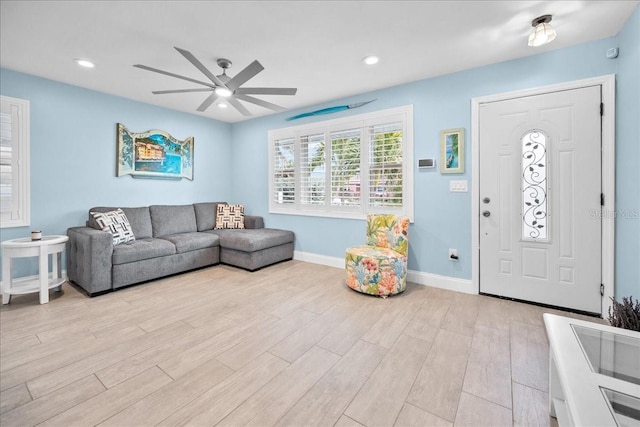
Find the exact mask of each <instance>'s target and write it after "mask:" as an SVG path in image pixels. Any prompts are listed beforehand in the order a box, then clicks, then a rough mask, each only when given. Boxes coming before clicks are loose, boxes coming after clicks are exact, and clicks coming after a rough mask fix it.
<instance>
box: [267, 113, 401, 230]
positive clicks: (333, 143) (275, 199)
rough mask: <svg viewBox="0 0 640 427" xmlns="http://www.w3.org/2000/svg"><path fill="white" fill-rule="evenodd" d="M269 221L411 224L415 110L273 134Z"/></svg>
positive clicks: (362, 117)
mask: <svg viewBox="0 0 640 427" xmlns="http://www.w3.org/2000/svg"><path fill="white" fill-rule="evenodd" d="M269 150H270V164H269V189H270V190H269V191H270V204H269V210H270V212H272V213H284V214H295V215H315V216H327V217H340V218H364V217H365V216H366V214H368V213H393V214H397V215H406V216H408V217H410V218H413V161H412V159H413V108H412V106H406V107H400V108H394V109H390V110H383V111H378V112H374V113H367V114H361V115H357V116H351V117H345V118H341V119H335V120H327V121H322V122H316V123H313V124H308V125H302V126H295V127H290V128H284V129H277V130H273V131H270V132H269Z"/></svg>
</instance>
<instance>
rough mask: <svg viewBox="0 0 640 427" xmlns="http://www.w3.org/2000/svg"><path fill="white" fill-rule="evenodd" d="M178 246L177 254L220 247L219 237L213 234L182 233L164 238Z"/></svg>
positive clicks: (163, 237)
mask: <svg viewBox="0 0 640 427" xmlns="http://www.w3.org/2000/svg"><path fill="white" fill-rule="evenodd" d="M162 239H163V240H168V241H169V242H171V243H173V244H174V245H175V246H176V253H179V254H180V253H185V252H191V251H195V250H198V249H205V248H211V247H213V246H218V245H219V240H220V239H219V237H218V236H216V235H215V234H211V233H197V232H194V233H180V234H172V235H170V236H162Z"/></svg>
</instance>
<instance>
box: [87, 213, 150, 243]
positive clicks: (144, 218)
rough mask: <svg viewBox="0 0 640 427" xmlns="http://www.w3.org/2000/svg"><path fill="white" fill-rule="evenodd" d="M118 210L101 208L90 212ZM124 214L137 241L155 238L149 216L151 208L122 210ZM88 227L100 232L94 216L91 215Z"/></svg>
mask: <svg viewBox="0 0 640 427" xmlns="http://www.w3.org/2000/svg"><path fill="white" fill-rule="evenodd" d="M116 209H118V208H117V207H104V206H99V207H95V208H92V209H89V212H109V211H114V210H116ZM121 209H122V212H124V214H125V215H126V216H127V219H128V220H129V224H130V225H131V230H132V231H133V234H134V236H136V238H137V239H146V238H148V237H153V235H152V232H151V216H150V215H149V208H148V207H147V206H144V207H141V208H121ZM87 227H91V228H95V229H97V230H100V227H98V224H96V220H95V218H94V217H93V215H91V214H89V220H88V221H87Z"/></svg>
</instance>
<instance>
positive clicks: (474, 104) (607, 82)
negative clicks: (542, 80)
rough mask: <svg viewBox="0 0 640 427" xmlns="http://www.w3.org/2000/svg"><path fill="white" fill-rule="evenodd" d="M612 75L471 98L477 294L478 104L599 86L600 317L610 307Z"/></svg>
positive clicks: (475, 284) (477, 282) (612, 290)
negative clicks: (602, 287) (600, 191)
mask: <svg viewBox="0 0 640 427" xmlns="http://www.w3.org/2000/svg"><path fill="white" fill-rule="evenodd" d="M615 82H616V80H615V74H608V75H604V76H599V77H593V78H589V79H583V80H575V81H571V82H565V83H560V84H554V85H548V86H540V87H536V88H531V89H524V90H518V91H513V92H504V93H498V94H494V95H488V96H481V97H477V98H472V99H471V236H472V237H471V283H472V286H473V288H474V289H475V290H476V292H477V293H480V135H479V129H480V114H479V113H480V110H479V108H480V105H481V104H483V103H487V102H496V101H504V100H508V99H513V98H521V97H524V96H532V95H542V94H545V93H550V92H559V91H564V90H571V89H580V88H583V87H587V86H597V85H600V86H602V103H603V104H604V113H603V115H602V193H603V194H604V195H605V197H604V202H605V203H604V206H602V249H601V250H602V254H601V265H602V284H603V285H604V296H603V298H602V305H601V310H602V311H601V314H600V315H601V317H604V316H605V314H606V313H607V312H608V310H609V307H610V306H611V299H610V298H613V297H614V295H615V275H614V272H615V256H614V254H615V215H614V209H615V194H616V193H615V188H616V187H615V176H616V164H615V154H616V153H615V113H616V103H615V101H616V99H615V97H616V95H615Z"/></svg>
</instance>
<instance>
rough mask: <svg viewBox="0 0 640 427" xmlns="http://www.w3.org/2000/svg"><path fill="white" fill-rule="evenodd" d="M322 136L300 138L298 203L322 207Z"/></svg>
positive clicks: (323, 181)
mask: <svg viewBox="0 0 640 427" xmlns="http://www.w3.org/2000/svg"><path fill="white" fill-rule="evenodd" d="M324 156H325V151H324V134H322V133H320V134H315V135H304V136H302V137H300V168H299V169H300V203H301V204H302V205H306V206H322V205H324V202H325V200H326V194H325V181H326V176H325V169H324V163H325V157H324Z"/></svg>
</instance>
